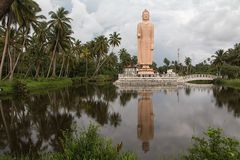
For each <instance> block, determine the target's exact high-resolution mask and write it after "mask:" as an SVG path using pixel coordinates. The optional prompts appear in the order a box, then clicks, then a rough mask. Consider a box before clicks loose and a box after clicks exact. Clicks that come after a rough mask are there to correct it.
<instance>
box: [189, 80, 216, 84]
mask: <svg viewBox="0 0 240 160" xmlns="http://www.w3.org/2000/svg"><path fill="white" fill-rule="evenodd" d="M188 83H193V84H212V83H213V81H210V80H197V81H190V82H188Z"/></svg>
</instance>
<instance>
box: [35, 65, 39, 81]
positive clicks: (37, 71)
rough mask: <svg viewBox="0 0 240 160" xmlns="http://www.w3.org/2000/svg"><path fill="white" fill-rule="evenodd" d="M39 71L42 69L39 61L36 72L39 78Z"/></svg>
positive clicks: (36, 76)
mask: <svg viewBox="0 0 240 160" xmlns="http://www.w3.org/2000/svg"><path fill="white" fill-rule="evenodd" d="M39 71H40V63H39V62H38V63H37V67H36V74H35V78H38V76H39Z"/></svg>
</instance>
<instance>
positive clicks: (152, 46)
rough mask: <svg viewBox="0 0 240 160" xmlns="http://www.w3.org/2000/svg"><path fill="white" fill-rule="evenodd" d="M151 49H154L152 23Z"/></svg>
mask: <svg viewBox="0 0 240 160" xmlns="http://www.w3.org/2000/svg"><path fill="white" fill-rule="evenodd" d="M151 50H154V25H152V29H151Z"/></svg>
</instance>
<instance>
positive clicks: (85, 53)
mask: <svg viewBox="0 0 240 160" xmlns="http://www.w3.org/2000/svg"><path fill="white" fill-rule="evenodd" d="M81 56H82V58H84V60H85V77H87V74H88V61H89V60H90V58H91V56H90V52H89V50H88V48H87V47H83V48H82V52H81Z"/></svg>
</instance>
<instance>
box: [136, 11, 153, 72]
mask: <svg viewBox="0 0 240 160" xmlns="http://www.w3.org/2000/svg"><path fill="white" fill-rule="evenodd" d="M137 38H138V65H140V66H142V68H149V65H152V62H153V49H154V25H153V24H152V23H151V22H150V14H149V11H148V10H146V9H145V10H144V11H143V13H142V22H140V23H139V24H138V26H137Z"/></svg>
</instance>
